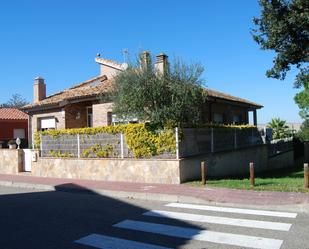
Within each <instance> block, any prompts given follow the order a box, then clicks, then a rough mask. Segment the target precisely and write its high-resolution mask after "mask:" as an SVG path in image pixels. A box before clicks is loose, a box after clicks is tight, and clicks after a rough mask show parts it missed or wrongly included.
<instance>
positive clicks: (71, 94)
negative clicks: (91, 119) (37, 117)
mask: <svg viewBox="0 0 309 249" xmlns="http://www.w3.org/2000/svg"><path fill="white" fill-rule="evenodd" d="M111 89H112V80H111V79H107V77H106V76H105V75H100V76H98V77H95V78H93V79H90V80H87V81H85V82H82V83H80V84H78V85H75V86H73V87H71V88H68V89H65V90H64V91H62V92H59V93H56V94H54V95H51V96H48V97H47V98H46V99H43V100H41V101H40V102H37V103H32V104H29V105H26V106H24V107H23V109H31V108H32V107H39V106H42V107H43V106H48V105H53V104H58V103H60V102H61V101H66V100H67V101H69V100H73V99H82V98H87V97H93V96H97V95H98V94H100V93H104V92H109V91H110V90H111Z"/></svg>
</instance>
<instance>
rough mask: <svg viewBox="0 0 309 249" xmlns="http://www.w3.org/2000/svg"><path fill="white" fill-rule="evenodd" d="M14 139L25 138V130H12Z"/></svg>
mask: <svg viewBox="0 0 309 249" xmlns="http://www.w3.org/2000/svg"><path fill="white" fill-rule="evenodd" d="M13 135H14V139H16V138H18V137H19V138H21V139H23V138H25V129H14V130H13Z"/></svg>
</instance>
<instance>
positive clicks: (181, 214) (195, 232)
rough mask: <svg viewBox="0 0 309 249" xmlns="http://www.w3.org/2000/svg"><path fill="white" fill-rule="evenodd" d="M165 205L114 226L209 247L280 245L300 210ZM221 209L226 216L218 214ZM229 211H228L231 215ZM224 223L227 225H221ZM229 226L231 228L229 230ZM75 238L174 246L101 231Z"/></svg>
mask: <svg viewBox="0 0 309 249" xmlns="http://www.w3.org/2000/svg"><path fill="white" fill-rule="evenodd" d="M163 209H164V210H158V209H154V210H149V211H147V212H144V213H142V214H141V215H140V217H139V219H138V220H133V219H126V220H123V221H121V222H119V223H116V224H114V225H113V226H112V228H117V229H123V230H124V231H135V232H143V233H149V234H152V235H163V236H169V237H172V238H180V239H186V240H190V241H199V242H202V243H205V247H207V243H209V242H211V243H217V244H220V245H223V246H226V248H229V246H238V247H241V248H260V249H280V248H281V246H282V243H283V239H284V234H285V233H288V232H289V231H290V229H291V226H292V222H293V219H295V218H296V217H297V213H291V212H277V211H266V210H256V209H242V208H231V207H218V206H210V205H209V206H208V205H197V204H186V203H169V204H166V205H165V207H164V208H163ZM197 211H198V212H199V213H198V214H197V213H196V212H197ZM214 213H215V215H214ZM218 213H219V214H221V215H223V216H219V215H217V214H218ZM224 214H225V215H224ZM226 214H228V217H227V215H226ZM241 215H242V216H245V218H243V217H240V216H241ZM230 216H232V217H230ZM235 216H236V217H235ZM145 217H151V218H153V219H157V220H156V221H155V222H152V221H150V222H149V220H148V221H147V220H146V221H145V220H144V219H143V218H145ZM265 217H266V218H267V217H268V218H272V219H275V221H270V220H269V219H268V220H265ZM263 219H264V220H263ZM166 220H169V221H180V222H188V224H191V223H193V224H203V225H204V226H205V225H206V226H207V229H205V228H203V226H197V228H196V227H195V228H192V227H190V226H186V225H182V226H179V224H178V225H177V224H176V225H175V224H172V225H171V224H166V222H163V221H166ZM212 224H214V225H216V226H215V229H212V227H211V225H212ZM208 226H209V227H208ZM221 226H223V227H222V228H221ZM223 228H224V229H223ZM234 228H245V229H246V230H248V229H249V230H254V231H255V230H260V229H261V230H263V231H272V232H278V233H279V234H278V236H279V237H278V236H275V237H276V238H269V237H268V236H267V237H262V236H252V235H248V234H240V233H237V230H236V232H235V230H234ZM227 229H228V232H226V230H227ZM222 230H223V231H222ZM230 231H232V232H230ZM278 238H280V239H278ZM75 242H76V243H78V244H81V245H87V246H91V247H94V248H101V249H111V248H116V249H125V248H128V249H170V247H164V246H159V245H155V244H148V243H142V242H138V241H133V240H128V239H124V238H120V237H117V236H115V237H113V236H107V235H101V234H90V235H88V236H85V237H83V238H80V239H78V240H76V241H75Z"/></svg>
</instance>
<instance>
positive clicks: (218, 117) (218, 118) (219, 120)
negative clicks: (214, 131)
mask: <svg viewBox="0 0 309 249" xmlns="http://www.w3.org/2000/svg"><path fill="white" fill-rule="evenodd" d="M214 122H215V123H219V124H223V115H222V114H220V113H215V114H214Z"/></svg>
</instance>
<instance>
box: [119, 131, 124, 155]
mask: <svg viewBox="0 0 309 249" xmlns="http://www.w3.org/2000/svg"><path fill="white" fill-rule="evenodd" d="M120 157H121V159H123V158H124V139H123V133H120Z"/></svg>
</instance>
